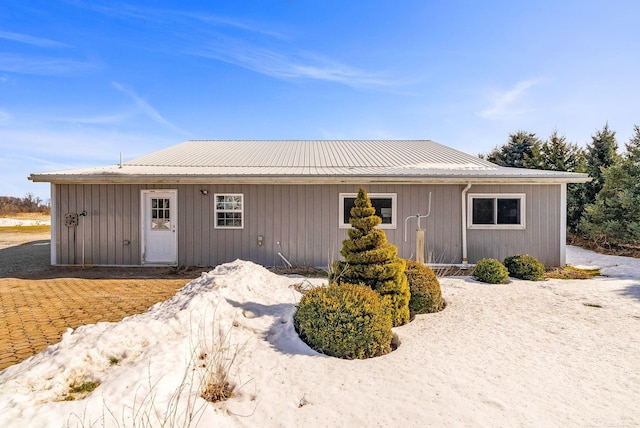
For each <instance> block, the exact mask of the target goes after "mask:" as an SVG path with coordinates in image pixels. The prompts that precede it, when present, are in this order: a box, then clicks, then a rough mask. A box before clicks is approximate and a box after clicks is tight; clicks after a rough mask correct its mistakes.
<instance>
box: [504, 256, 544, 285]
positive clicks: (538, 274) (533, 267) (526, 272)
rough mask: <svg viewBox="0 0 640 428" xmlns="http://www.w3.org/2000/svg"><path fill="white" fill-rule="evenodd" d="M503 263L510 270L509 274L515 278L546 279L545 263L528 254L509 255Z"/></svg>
mask: <svg viewBox="0 0 640 428" xmlns="http://www.w3.org/2000/svg"><path fill="white" fill-rule="evenodd" d="M503 264H504V266H505V267H506V268H507V270H508V271H509V275H510V276H512V277H514V278H520V279H527V280H529V281H541V280H543V279H544V273H545V268H544V265H543V264H542V263H540V262H539V261H538V259H536V258H535V257H532V256H530V255H528V254H516V255H515V256H509V257H507V258H506V259H504V262H503Z"/></svg>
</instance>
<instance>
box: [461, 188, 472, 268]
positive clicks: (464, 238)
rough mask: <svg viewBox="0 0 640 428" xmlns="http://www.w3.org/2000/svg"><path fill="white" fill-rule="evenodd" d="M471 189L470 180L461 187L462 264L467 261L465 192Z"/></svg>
mask: <svg viewBox="0 0 640 428" xmlns="http://www.w3.org/2000/svg"><path fill="white" fill-rule="evenodd" d="M469 189H471V182H468V183H467V187H465V188H464V189H462V216H461V217H462V264H464V265H466V264H468V263H469V260H468V259H467V192H468V191H469Z"/></svg>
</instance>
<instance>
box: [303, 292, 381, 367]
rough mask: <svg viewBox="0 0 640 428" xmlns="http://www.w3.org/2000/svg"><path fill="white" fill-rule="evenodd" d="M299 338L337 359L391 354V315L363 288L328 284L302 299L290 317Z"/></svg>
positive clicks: (377, 299)
mask: <svg viewBox="0 0 640 428" xmlns="http://www.w3.org/2000/svg"><path fill="white" fill-rule="evenodd" d="M293 324H294V327H295V329H296V331H297V332H298V335H299V336H300V338H301V339H302V340H303V341H304V342H305V343H306V344H307V345H309V346H310V347H311V348H313V349H315V350H316V351H318V352H321V353H323V354H326V355H330V356H332V357H338V358H346V359H354V358H360V359H362V358H370V357H376V356H379V355H383V354H386V353H388V352H389V351H391V340H392V338H393V333H392V332H391V327H392V322H391V314H390V312H389V310H387V309H386V308H385V307H384V306H383V304H382V299H381V298H380V296H379V295H378V294H377V293H376V292H375V291H373V290H372V289H371V288H369V287H367V286H364V285H353V284H346V283H343V284H337V283H334V284H331V285H329V286H328V287H317V288H314V289H311V290H310V291H309V292H308V293H307V294H305V295H304V296H302V299H301V300H300V304H299V305H298V308H297V310H296V313H295V314H294V316H293Z"/></svg>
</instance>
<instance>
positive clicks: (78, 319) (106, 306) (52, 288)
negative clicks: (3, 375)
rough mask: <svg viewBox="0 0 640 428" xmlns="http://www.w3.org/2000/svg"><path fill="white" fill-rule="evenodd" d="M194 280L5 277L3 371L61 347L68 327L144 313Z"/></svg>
mask: <svg viewBox="0 0 640 428" xmlns="http://www.w3.org/2000/svg"><path fill="white" fill-rule="evenodd" d="M196 276H197V275H196ZM189 281H190V279H189V278H181V279H164V278H151V279H150V278H134V279H122V278H111V279H91V278H44V279H17V278H0V370H2V369H4V368H6V367H8V366H10V365H13V364H16V363H19V362H20V361H23V360H25V359H27V358H29V357H30V356H32V355H35V354H37V353H38V352H40V351H42V350H44V349H45V348H46V347H47V346H49V345H51V344H54V343H57V342H59V341H60V339H61V338H62V334H63V333H64V332H65V331H66V330H67V328H77V327H79V326H81V325H84V324H92V323H96V322H99V321H120V320H122V318H124V317H126V316H129V315H134V314H139V313H142V312H145V311H146V310H147V309H148V308H149V307H151V306H152V305H154V304H155V303H158V302H161V301H163V300H166V299H168V298H170V297H171V296H173V295H174V294H175V292H176V290H178V289H179V288H181V287H182V286H184V285H185V284H186V283H187V282H189Z"/></svg>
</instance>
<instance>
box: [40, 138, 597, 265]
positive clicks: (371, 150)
mask: <svg viewBox="0 0 640 428" xmlns="http://www.w3.org/2000/svg"><path fill="white" fill-rule="evenodd" d="M29 179H30V180H33V181H35V182H49V183H51V204H52V210H51V211H52V232H51V243H52V245H51V263H52V264H55V265H73V264H87V265H114V266H132V265H133V266H140V265H145V266H147V265H150V266H154V265H195V266H213V265H217V264H220V263H223V262H228V261H231V260H234V259H237V258H240V259H244V260H251V261H254V262H256V263H259V264H262V265H265V266H275V265H284V264H286V263H289V262H290V263H291V264H293V265H305V266H318V267H327V266H328V265H329V264H330V263H331V262H332V261H334V260H337V259H338V258H339V257H340V249H341V248H342V241H343V240H344V239H346V237H347V234H346V231H347V229H348V228H349V224H348V222H349V209H350V205H351V204H353V200H354V198H355V196H356V193H357V191H358V188H359V187H360V186H364V187H365V188H366V190H367V192H368V193H369V196H370V198H371V200H372V203H373V205H374V206H375V207H376V210H377V213H378V214H379V215H380V216H381V217H382V225H381V227H382V228H384V229H385V231H386V234H387V239H388V241H389V242H391V243H393V244H395V245H396V246H398V249H399V256H400V257H403V258H412V259H415V258H416V257H417V255H419V256H423V254H421V253H422V251H424V258H425V261H427V262H431V263H444V264H459V263H467V262H468V263H475V262H476V261H478V260H480V259H482V258H487V257H492V258H496V259H498V260H502V259H504V258H505V257H506V256H509V255H513V254H518V253H527V254H531V255H532V256H534V257H536V258H538V259H539V260H540V261H542V262H543V263H544V264H545V265H547V266H559V265H564V264H565V229H566V228H565V222H566V221H565V211H566V208H565V205H566V186H567V183H580V182H585V181H587V180H588V177H587V176H586V175H584V174H577V173H567V172H557V171H541V170H529V169H518V168H504V167H499V166H496V165H495V164H492V163H490V162H487V161H485V160H482V159H479V158H477V157H475V156H472V155H469V154H466V153H463V152H460V151H458V150H454V149H452V148H449V147H446V146H443V145H441V144H438V143H435V142H433V141H429V140H400V141H398V140H394V141H298V140H286V141H187V142H184V143H182V144H179V145H176V146H173V147H169V148H167V149H164V150H161V151H158V152H155V153H151V154H149V155H146V156H142V157H139V158H137V159H133V160H131V161H128V162H124V163H122V162H121V163H120V164H119V165H112V166H106V167H98V168H88V169H77V170H70V171H59V172H45V173H34V174H31V176H30V177H29ZM427 214H428V216H427ZM418 223H419V224H418ZM418 227H419V229H421V230H424V241H422V237H420V236H419V235H418V234H416V230H417V229H418ZM416 240H418V245H416Z"/></svg>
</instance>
